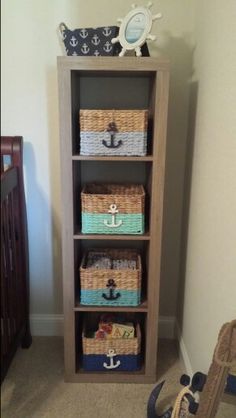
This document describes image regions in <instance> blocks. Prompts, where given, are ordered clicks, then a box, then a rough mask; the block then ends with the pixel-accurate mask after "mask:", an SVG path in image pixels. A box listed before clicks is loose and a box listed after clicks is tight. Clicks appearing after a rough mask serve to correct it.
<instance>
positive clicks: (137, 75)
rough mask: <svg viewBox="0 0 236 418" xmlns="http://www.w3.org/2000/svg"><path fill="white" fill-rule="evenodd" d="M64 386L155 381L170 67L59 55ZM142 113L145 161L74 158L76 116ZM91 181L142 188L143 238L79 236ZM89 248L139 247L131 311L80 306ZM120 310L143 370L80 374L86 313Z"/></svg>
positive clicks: (137, 60)
mask: <svg viewBox="0 0 236 418" xmlns="http://www.w3.org/2000/svg"><path fill="white" fill-rule="evenodd" d="M58 81H59V110H60V142H61V186H62V250H63V300H64V358H65V380H66V381H68V382H126V383H128V382H130V383H131V382H137V383H145V382H146V383H148V382H155V380H156V371H157V342H158V310H159V283H160V263H161V241H162V212H163V192H164V173H165V148H166V125H167V108H168V86H169V63H168V61H167V60H159V59H153V58H150V57H148V58H146V57H140V58H137V57H123V58H118V57H58ZM80 108H87V109H96V108H97V109H144V108H147V109H148V111H149V118H150V120H149V131H148V152H147V155H146V156H145V157H114V156H109V157H108V156H104V157H102V156H88V157H87V156H81V155H80V154H79V149H80V144H79V110H80ZM91 181H98V182H99V181H101V182H102V181H110V182H120V183H123V182H124V183H127V182H133V183H137V184H138V183H139V184H143V185H144V187H145V190H146V208H145V219H146V229H145V233H144V234H143V235H109V236H107V235H98V234H93V235H89V234H82V233H81V215H80V204H81V202H80V193H81V189H82V187H83V185H84V184H85V183H86V182H91ZM89 247H105V248H107V247H115V248H117V247H121V248H122V247H123V248H127V247H128V248H138V249H139V250H140V252H141V254H142V260H143V267H144V274H143V280H142V302H141V304H140V305H139V306H137V307H108V306H107V307H104V306H103V307H98V306H83V305H81V304H80V300H79V293H80V279H79V266H80V261H81V258H82V254H83V252H84V251H85V250H86V249H87V248H89ZM102 312H127V313H129V315H133V316H134V318H138V320H139V322H140V324H141V331H142V368H141V369H140V370H139V371H135V372H121V371H120V372H119V371H105V372H85V371H84V370H83V368H82V366H81V355H82V328H83V322H84V318H85V317H86V315H98V314H100V313H102Z"/></svg>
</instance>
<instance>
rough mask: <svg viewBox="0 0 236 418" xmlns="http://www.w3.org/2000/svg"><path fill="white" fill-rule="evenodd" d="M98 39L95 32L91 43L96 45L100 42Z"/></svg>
mask: <svg viewBox="0 0 236 418" xmlns="http://www.w3.org/2000/svg"><path fill="white" fill-rule="evenodd" d="M100 42H101V41H100V39H99V37H98V36H97V34H95V35H93V38H92V44H93V45H98V44H100Z"/></svg>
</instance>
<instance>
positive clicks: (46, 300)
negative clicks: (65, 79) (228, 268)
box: [2, 0, 195, 316]
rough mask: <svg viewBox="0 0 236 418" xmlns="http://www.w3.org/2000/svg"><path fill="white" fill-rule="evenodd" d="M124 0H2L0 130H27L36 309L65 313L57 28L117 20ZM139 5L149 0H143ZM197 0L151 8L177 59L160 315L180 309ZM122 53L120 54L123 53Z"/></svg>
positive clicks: (162, 48)
mask: <svg viewBox="0 0 236 418" xmlns="http://www.w3.org/2000/svg"><path fill="white" fill-rule="evenodd" d="M131 3H132V2H131V1H130V2H127V1H126V0H120V1H111V0H100V1H97V2H96V1H94V0H86V1H84V0H59V1H58V0H50V1H49V0H41V1H38V0H20V1H19V0H3V1H2V134H3V135H16V134H18V135H19V134H20V135H23V137H24V140H25V149H24V157H25V167H24V168H25V182H26V195H27V210H28V223H29V243H30V275H31V312H32V313H34V314H57V313H61V312H62V290H61V253H60V166H59V143H58V141H59V140H58V103H57V102H58V97H57V94H58V93H57V73H56V56H57V55H62V53H63V52H64V51H62V49H61V47H60V44H59V40H58V36H57V27H58V24H59V23H60V22H61V21H64V22H66V24H67V25H68V26H69V27H71V28H76V27H86V26H99V25H110V24H115V23H116V19H117V17H123V16H124V15H125V14H126V13H127V12H128V11H129V10H130V6H131ZM137 3H138V4H139V5H143V4H146V3H147V2H146V1H141V0H140V1H138V2H137ZM194 4H195V2H194V1H189V0H178V1H173V0H160V1H156V2H154V7H153V13H157V12H159V11H161V12H162V13H163V19H162V20H160V21H158V22H155V23H154V27H153V33H154V34H156V35H157V36H158V42H157V43H156V44H154V43H153V44H152V45H151V44H149V45H150V50H151V54H152V56H157V55H159V54H164V55H166V56H169V58H170V60H171V89H170V109H169V128H168V147H167V151H168V152H167V181H166V194H165V227H164V232H165V234H164V242H163V274H162V284H161V314H162V315H169V316H174V315H175V311H176V301H177V281H178V270H179V243H180V218H181V212H182V189H183V172H184V154H185V145H186V128H187V112H188V98H189V84H188V81H189V78H190V76H191V72H192V54H193V52H192V51H193V47H192V45H193V43H192V33H193V24H194ZM117 59H118V58H117Z"/></svg>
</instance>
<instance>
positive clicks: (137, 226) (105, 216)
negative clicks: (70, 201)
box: [81, 183, 145, 235]
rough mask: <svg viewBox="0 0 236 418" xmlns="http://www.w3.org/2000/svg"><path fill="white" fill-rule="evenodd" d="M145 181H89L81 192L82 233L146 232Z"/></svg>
mask: <svg viewBox="0 0 236 418" xmlns="http://www.w3.org/2000/svg"><path fill="white" fill-rule="evenodd" d="M144 203H145V191H144V188H143V186H142V185H118V184H95V183H93V184H87V185H86V186H85V187H84V188H83V190H82V193H81V204H82V233H84V234H128V235H129V234H143V233H144Z"/></svg>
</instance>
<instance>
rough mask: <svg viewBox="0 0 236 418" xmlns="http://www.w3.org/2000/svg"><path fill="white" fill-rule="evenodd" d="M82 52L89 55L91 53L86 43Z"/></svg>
mask: <svg viewBox="0 0 236 418" xmlns="http://www.w3.org/2000/svg"><path fill="white" fill-rule="evenodd" d="M81 51H82V52H83V54H88V53H89V47H88V45H87V44H86V43H84V44H83V46H82V48H81Z"/></svg>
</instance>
